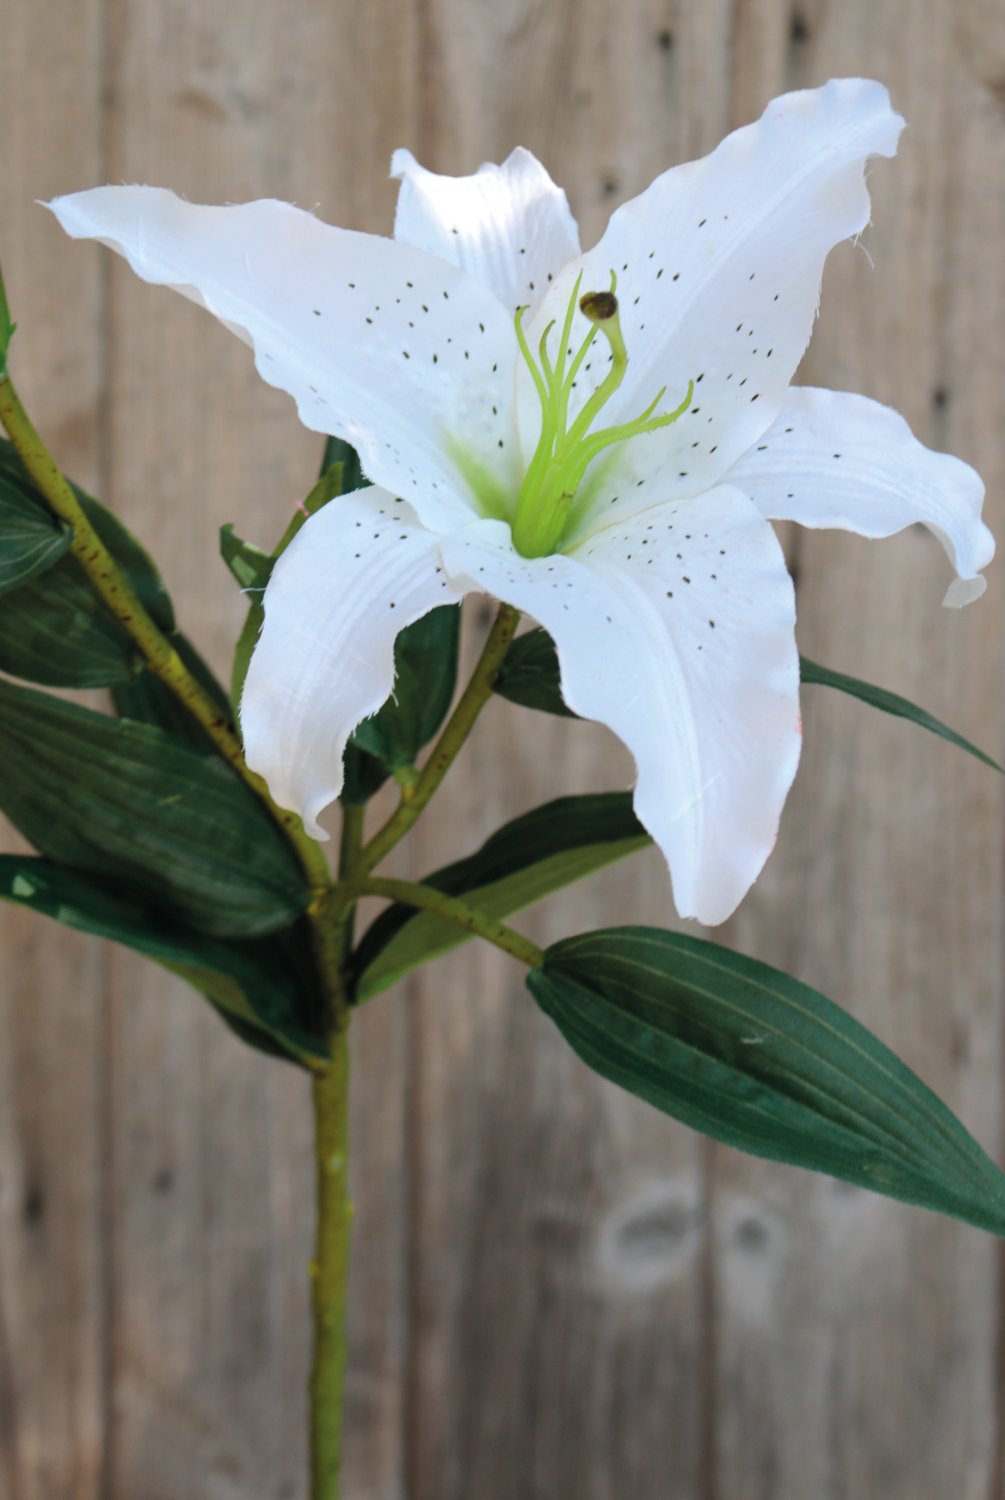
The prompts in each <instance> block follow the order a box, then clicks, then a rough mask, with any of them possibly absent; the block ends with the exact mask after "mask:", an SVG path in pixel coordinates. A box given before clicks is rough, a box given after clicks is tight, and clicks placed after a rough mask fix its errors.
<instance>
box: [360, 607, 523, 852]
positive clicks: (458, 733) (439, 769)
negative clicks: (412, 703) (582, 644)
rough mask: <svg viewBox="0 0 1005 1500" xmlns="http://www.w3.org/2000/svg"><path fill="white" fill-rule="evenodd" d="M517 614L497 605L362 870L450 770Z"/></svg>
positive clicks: (488, 690) (397, 838) (405, 827)
mask: <svg viewBox="0 0 1005 1500" xmlns="http://www.w3.org/2000/svg"><path fill="white" fill-rule="evenodd" d="M519 623H520V615H519V612H518V611H517V610H515V609H514V608H513V607H512V605H509V604H500V606H499V611H498V613H497V615H496V617H495V621H494V623H493V626H492V629H491V630H490V631H489V634H488V638H487V639H486V641H485V645H484V647H483V648H482V654H481V656H480V657H479V658H478V664H477V666H476V667H475V670H474V672H473V673H472V674H471V680H470V681H469V682H468V685H467V687H466V688H465V689H464V692H463V693H462V694H461V697H460V699H459V700H458V703H457V707H456V708H455V709H454V711H453V713H452V714H451V716H450V718H449V719H448V721H447V725H446V728H445V729H444V731H443V733H442V734H441V735H440V738H439V739H438V740H437V742H436V745H435V747H434V749H433V752H432V754H431V755H430V757H429V759H428V760H427V762H426V764H425V765H424V766H423V768H422V770H421V771H420V772H419V776H418V779H417V780H416V782H415V784H414V786H413V787H412V788H411V790H410V793H409V795H408V797H407V799H406V798H403V799H402V801H401V803H400V805H399V806H398V809H397V811H396V812H395V813H394V814H392V816H391V817H390V818H389V819H388V821H387V822H386V823H385V824H384V826H383V828H381V829H379V830H378V832H377V833H376V834H375V835H374V836H373V838H372V839H371V840H370V842H369V843H368V844H367V845H366V847H365V848H364V850H363V853H362V858H361V865H360V868H361V869H362V870H372V869H373V868H374V866H375V865H378V864H379V863H380V861H381V860H382V859H383V858H384V856H385V854H387V853H389V852H390V850H391V849H393V848H394V846H395V844H398V843H400V842H401V840H402V839H403V838H404V837H405V834H406V833H407V832H408V831H409V829H410V828H411V827H412V826H413V825H414V824H415V823H416V822H417V821H418V819H419V818H420V816H421V815H422V812H423V810H424V808H425V806H426V804H427V803H428V801H429V799H430V797H432V795H433V793H434V792H435V791H436V789H437V787H438V786H439V784H440V782H441V781H442V780H443V778H444V776H445V775H446V774H447V772H448V771H449V770H450V767H451V765H452V764H453V762H454V760H455V758H456V756H457V754H458V752H459V750H460V749H461V747H462V745H463V744H464V741H465V740H466V739H467V737H468V735H469V734H470V733H471V731H472V729H473V728H474V723H475V720H476V719H477V717H478V715H479V713H480V712H481V710H482V709H483V708H484V706H485V704H486V703H487V702H488V700H489V698H491V696H492V685H493V683H494V682H495V679H496V674H497V673H498V671H499V668H500V667H501V665H502V661H503V657H504V656H505V655H506V652H507V651H508V650H509V646H510V642H511V641H512V639H513V637H514V635H515V634H516V627H517V625H518V624H519Z"/></svg>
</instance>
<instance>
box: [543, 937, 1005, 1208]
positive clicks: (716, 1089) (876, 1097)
mask: <svg viewBox="0 0 1005 1500" xmlns="http://www.w3.org/2000/svg"><path fill="white" fill-rule="evenodd" d="M527 984H528V986H529V988H530V990H531V993H532V994H533V996H534V998H535V1000H536V1001H537V1003H538V1005H539V1006H540V1007H541V1009H542V1010H543V1011H544V1012H545V1014H546V1015H548V1016H550V1017H551V1019H552V1020H553V1021H554V1022H555V1024H556V1026H557V1027H558V1029H559V1031H561V1033H562V1035H563V1036H564V1037H565V1039H566V1041H567V1042H569V1044H570V1045H571V1046H572V1048H573V1049H574V1050H575V1051H576V1052H577V1053H578V1055H579V1056H580V1057H581V1058H582V1059H583V1061H584V1062H586V1063H587V1064H589V1066H590V1067H591V1068H593V1069H594V1070H595V1071H596V1072H598V1073H599V1074H601V1076H602V1077H604V1078H607V1079H610V1080H611V1081H612V1082H613V1083H617V1084H620V1085H621V1087H622V1088H625V1089H627V1090H628V1091H629V1092H630V1093H633V1094H636V1095H638V1097H639V1098H640V1099H645V1100H646V1101H647V1102H648V1103H650V1104H653V1105H655V1106H656V1108H657V1109H660V1110H662V1111H663V1112H664V1113H665V1114H669V1115H673V1117H674V1118H675V1119H678V1120H682V1121H683V1122H684V1123H685V1124H686V1125H690V1126H692V1127H693V1128H694V1129H695V1130H701V1131H704V1133H705V1134H706V1135H710V1136H713V1137H714V1138H715V1139H716V1140H719V1141H725V1142H726V1143H727V1144H728V1145H730V1146H736V1147H738V1148H739V1149H740V1150H741V1151H749V1152H751V1153H753V1154H754V1155H755V1156H766V1157H770V1158H772V1159H775V1160H779V1161H786V1162H790V1163H792V1164H793V1165H795V1166H800V1167H810V1168H812V1169H814V1170H816V1171H819V1172H827V1173H829V1174H830V1175H831V1176H833V1177H841V1178H844V1179H845V1181H847V1182H853V1183H855V1184H857V1185H858V1186H859V1187H866V1188H871V1189H872V1190H873V1191H874V1192H879V1193H885V1194H886V1195H887V1196H888V1197H891V1198H900V1199H903V1200H905V1201H906V1202H908V1203H917V1204H920V1205H921V1206H923V1207H925V1208H930V1209H935V1210H937V1211H938V1212H941V1213H946V1214H952V1215H953V1216H954V1217H956V1218H959V1219H963V1220H965V1221H966V1222H967V1223H970V1224H976V1225H978V1226H980V1227H981V1228H983V1229H990V1230H991V1231H992V1232H993V1233H995V1234H1005V1176H1003V1175H1002V1173H1001V1172H1000V1171H999V1170H998V1168H997V1167H996V1166H995V1165H994V1163H993V1162H992V1161H990V1160H989V1158H988V1157H987V1156H986V1155H985V1153H984V1152H983V1151H982V1150H981V1148H980V1146H978V1144H977V1142H976V1141H974V1140H973V1139H972V1137H971V1136H970V1135H969V1134H968V1133H967V1131H966V1130H964V1128H963V1126H962V1125H961V1124H960V1122H959V1121H958V1120H957V1119H956V1118H955V1116H953V1115H952V1114H951V1113H950V1111H949V1110H948V1109H947V1108H946V1106H945V1105H944V1104H942V1103H941V1101H940V1100H939V1099H937V1098H936V1096H935V1095H934V1094H933V1093H932V1092H931V1090H930V1089H928V1088H927V1087H926V1086H925V1084H923V1083H922V1082H921V1080H920V1079H919V1078H917V1077H916V1076H915V1074H914V1073H912V1072H911V1071H910V1069H909V1068H907V1067H905V1065H904V1064H903V1063H902V1062H900V1060H899V1059H898V1058H897V1057H895V1056H894V1054H893V1053H892V1052H890V1051H889V1049H888V1048H887V1047H885V1046H884V1045H883V1043H882V1042H880V1041H878V1040H877V1038H876V1037H874V1036H872V1035H871V1033H870V1032H868V1031H867V1030H866V1029H865V1027H864V1026H860V1025H859V1023H858V1022H857V1021H855V1020H853V1019H852V1018H851V1016H849V1015H848V1014H847V1013H846V1012H845V1011H843V1010H841V1009H839V1007H838V1006H836V1005H832V1004H831V1002H830V1001H829V1000H825V999H824V997H823V995H821V994H818V992H817V991H816V990H813V989H810V988H809V986H808V985H805V984H801V983H800V982H799V981H798V980H796V979H793V978H792V977H791V976H790V975H788V974H782V973H780V972H779V971H778V970H776V969H772V968H769V967H768V965H767V964H762V963H757V962H755V961H754V960H753V959H749V958H744V957H743V956H742V955H741V954H738V953H732V952H730V951H729V950H728V949H726V948H720V947H717V946H716V945H714V944H712V943H707V942H704V941H702V940H700V939H698V938H692V937H684V936H681V935H679V934H677V933H671V932H661V931H658V930H657V929H655V928H648V927H621V928H610V929H608V930H606V931H601V932H593V933H586V934H583V935H582V936H580V937H574V938H568V939H566V940H565V941H564V942H560V943H556V944H555V945H554V946H553V947H551V948H549V949H548V950H547V952H546V953H545V958H544V963H543V964H542V965H541V966H540V967H538V968H536V969H533V970H531V972H530V973H529V974H528V976H527Z"/></svg>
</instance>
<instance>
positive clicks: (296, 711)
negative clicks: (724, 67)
mask: <svg viewBox="0 0 1005 1500" xmlns="http://www.w3.org/2000/svg"><path fill="white" fill-rule="evenodd" d="M902 125H903V121H902V120H901V119H900V118H899V117H898V116H897V115H895V114H894V113H893V112H892V110H891V108H890V103H889V98H888V95H887V91H886V89H885V88H883V87H882V86H881V85H880V84H877V83H872V82H867V81H862V80H857V79H845V80H838V81H832V82H831V83H829V84H827V85H826V87H824V88H820V89H815V90H808V91H804V92H800V93H793V94H787V95H785V96H784V97H783V98H780V99H777V100H775V101H774V102H773V103H772V104H770V105H769V106H768V108H767V110H766V111H765V113H764V115H763V117H762V118H761V119H760V120H759V121H758V122H757V123H756V124H753V125H748V126H746V127H745V128H743V129H742V130H738V131H736V132H734V133H733V134H732V135H730V136H728V137H727V138H726V139H725V140H724V141H723V142H722V144H721V145H720V146H719V147H718V148H717V149H716V150H715V151H713V152H712V154H711V155H710V156H707V157H706V158H704V159H703V160H702V161H698V162H693V163H691V164H689V165H686V166H679V167H675V168H673V169H671V170H670V171H668V172H666V173H665V174H664V175H663V176H661V177H658V178H657V179H656V181H655V182H653V183H652V185H651V186H650V187H649V188H648V189H647V190H646V191H645V192H644V193H642V194H641V196H640V197H638V198H636V199H634V200H633V201H632V202H630V203H627V204H625V205H624V206H623V207H622V208H620V209H618V210H617V212H616V213H615V214H614V215H613V217H612V218H611V221H610V224H609V226H608V228H607V230H606V232H605V233H604V235H603V237H602V238H601V239H600V241H599V243H598V244H597V245H596V246H595V247H594V248H593V249H592V250H589V251H587V252H586V253H585V254H583V253H580V249H579V242H578V235H577V230H576V226H575V223H574V221H573V219H572V217H571V215H570V213H569V209H568V205H567V203H566V199H565V196H564V194H563V193H562V192H561V191H560V190H559V189H558V188H556V187H555V185H554V184H553V183H552V182H551V180H550V178H549V177H548V175H547V173H546V172H545V170H544V168H543V167H542V166H541V165H540V164H539V163H538V162H537V161H536V160H535V158H534V157H533V156H531V155H530V154H529V153H528V152H526V151H522V150H518V151H515V152H514V153H513V154H512V155H511V156H510V157H509V159H508V160H507V161H506V162H505V163H504V164H503V165H502V166H501V167H500V166H491V165H486V166H483V167H481V168H480V169H479V171H478V172H477V173H475V174H474V176H471V177H461V178H449V177H439V176H435V175H434V174H432V173H430V172H427V171H425V170H424V169H423V168H422V167H420V166H419V165H418V164H417V163H416V161H415V160H414V158H413V157H412V156H411V155H410V154H409V153H408V152H406V151H400V152H398V153H397V154H396V155H395V158H394V162H393V172H394V174H395V175H396V176H398V177H400V179H401V184H402V185H401V191H400V196H399V200H398V211H397V219H396V224H395V238H394V239H393V240H390V239H384V238H380V237H377V236H373V235H366V234H357V233H353V232H352V231H349V230H343V229H335V228H331V227H329V226H327V225H325V224H322V223H321V222H319V220H318V219H316V218H315V217H314V216H313V215H312V214H309V213H305V212H302V211H300V210H298V209H296V208H293V207H290V206H289V205H287V204H283V203H277V202H271V201H270V202H258V203H249V204H243V205H239V206H236V207H227V208H210V207H197V206H193V205H190V204H187V203H184V202H182V201H180V200H179V199H178V198H176V197H174V196H173V195H172V194H170V193H168V192H165V191H163V190H160V189H156V188H145V187H105V188H98V189H96V190H94V191H92V192H85V193H78V194H75V195H72V196H70V197H65V198H60V199H57V200H56V201H55V202H54V203H53V204H52V205H51V206H52V208H53V210H54V212H55V213H56V215H57V217H58V218H59V221H60V223H61V224H62V225H63V227H64V229H66V230H67V231H68V233H70V234H71V235H73V236H75V237H77V238H94V239H99V240H102V241H103V242H105V243H106V244H109V245H111V246H112V247H113V248H114V249H116V250H118V251H119V252H120V253H121V254H123V255H124V256H125V257H126V258H127V260H128V261H129V263H130V265H131V266H132V267H133V269H134V270H135V271H136V272H137V273H138V275H140V276H141V277H143V278H144V279H145V280H146V281H150V282H156V283H159V284H165V285H169V286H172V287H174V288H175V289H176V290H178V291H180V292H182V293H183V294H184V295H185V296H188V297H191V298H192V299H193V300H195V301H198V302H200V303H202V304H203V305H204V306H206V307H207V308H208V309H209V310H210V311H211V312H212V313H213V314H214V315H215V316H216V317H217V318H219V319H220V320H221V321H222V322H223V323H225V324H226V325H227V327H229V328H231V329H232V330H233V331H234V332H236V333H237V334H238V335H239V336H240V337H241V338H243V339H245V340H246V341H247V342H248V343H249V344H251V345H252V347H253V349H254V352H255V359H256V363H257V366H258V369H259V371H260V373H261V374H262V376H263V377H264V379H265V380H267V381H268V382H269V383H270V384H272V385H275V386H279V387H280V388H281V389H283V390H285V391H288V392H289V393H290V394H291V395H292V396H293V397H294V399H295V400H296V403H297V408H298V410H299V413H300V417H301V419H302V421H303V422H304V423H305V424H306V425H307V426H308V427H310V428H313V429H314V430H315V431H318V432H324V433H334V434H337V435H339V436H341V437H344V438H346V439H347V440H348V441H349V442H350V443H352V444H353V445H354V446H355V447H356V448H357V449H358V451H359V453H360V456H361V460H362V464H363V468H364V470H365V472H366V474H367V475H368V477H369V478H370V480H371V481H372V484H371V486H370V487H369V488H367V489H363V490H360V491H357V492H356V493H355V494H352V495H348V496H345V497H343V498H340V499H338V500H337V501H335V502H333V503H331V504H329V505H328V506H326V507H325V508H324V509H322V510H321V511H320V512H319V513H318V514H317V515H315V516H314V517H313V518H312V519H311V520H310V521H309V522H308V523H307V524H306V525H305V526H304V528H303V529H302V530H301V532H300V533H299V535H298V536H297V538H296V540H295V541H294V542H293V544H292V546H291V547H290V548H289V550H288V551H287V552H286V553H285V554H284V555H283V556H282V558H281V559H280V561H279V563H278V565H277V566H276V569H275V572H274V574H273V577H272V581H271V582H270V584H269V587H268V589H267V591H266V594H265V626H264V629H263V632H262V637H261V640H260V642H259V644H258V647H257V649H256V651H255V654H254V657H253V659H252V663H251V669H250V671H249V673H248V678H247V684H246V687H245V693H244V701H243V704H242V713H241V718H242V725H243V731H244V737H245V744H246V748H247V756H248V762H249V764H250V765H251V766H252V767H253V768H254V769H255V770H257V771H260V772H261V773H262V775H263V776H264V777H265V778H266V780H267V781H268V784H269V786H270V788H271V791H272V794H273V796H274V797H275V798H276V800H277V801H278V802H279V803H280V804H281V805H282V806H284V807H291V808H295V809H296V810H297V811H298V812H299V813H300V814H301V816H302V818H303V820H304V823H305V826H306V827H307V829H308V831H309V832H310V833H312V834H314V835H315V836H316V837H324V835H323V833H322V830H321V829H320V828H319V826H318V823H317V818H318V814H319V813H320V812H321V810H322V809H323V808H324V807H325V806H326V805H327V804H328V803H330V802H331V801H332V800H333V799H334V798H336V797H337V796H338V794H339V790H340V788H341V785H342V754H343V751H344V748H345V745H346V742H347V740H348V738H349V736H350V734H351V733H352V731H353V729H354V728H355V727H356V726H357V725H358V724H359V723H360V722H361V721H362V720H363V719H365V718H367V717H368V716H369V715H370V714H372V713H374V712H375V711H376V710H377V709H378V708H379V707H380V706H381V704H382V703H383V702H384V701H385V699H386V698H387V697H388V695H389V693H390V692H391V690H392V686H393V675H394V656H393V650H394V641H395V637H396V636H397V634H398V632H399V631H400V630H401V629H402V628H403V627H404V626H405V625H408V624H409V623H410V622H412V621H414V620H416V619H418V618H419V617H420V616H422V615H424V614H425V613H427V612H428V611H429V610H430V609H432V608H433V607H434V606H436V605H438V604H443V603H447V602H452V601H455V600H460V599H462V598H463V597H464V596H465V595H466V594H468V593H471V592H473V591H485V592H488V593H490V594H493V595H495V596H496V597H497V598H499V599H502V600H505V601H507V602H508V603H510V604H512V605H514V606H515V607H516V608H518V609H520V610H522V611H524V612H526V613H527V614H528V615H530V616H532V617H533V618H534V619H536V620H537V621H539V622H540V623H541V624H542V625H543V626H544V627H545V628H546V629H547V630H548V631H549V632H550V634H551V635H552V636H553V638H554V640H555V643H556V646H557V649H558V656H559V662H560V666H561V677H562V691H563V694H564V696H565V699H566V701H567V703H568V704H569V707H570V708H572V709H573V710H574V711H575V712H576V713H577V714H580V715H581V716H582V717H584V718H588V719H597V720H599V721H601V722H602V723H604V724H607V725H609V726H610V728H611V729H612V730H613V731H614V733H615V734H617V735H618V736H619V737H620V739H621V740H623V741H624V743H625V744H626V745H627V747H628V748H629V750H630V751H631V753H632V755H633V756H634V758H635V762H636V766H637V771H638V775H637V783H636V790H635V808H636V812H637V814H638V817H639V819H640V820H641V822H642V823H643V824H644V826H645V827H646V828H647V829H648V831H649V832H650V833H651V834H652V836H653V838H654V839H655V841H656V843H657V844H658V845H659V846H660V848H661V849H662V851H663V853H664V855H665V856H666V859H667V862H668V864H669V867H670V872H671V877H672V882H673V889H674V896H675V900H676V904H677V907H678V909H679V911H680V912H681V914H682V915H684V916H695V917H698V918H699V919H700V920H701V921H703V922H706V923H717V922H721V921H723V920H724V919H725V918H726V917H728V916H729V915H730V913H731V912H732V911H733V910H734V908H735V907H736V905H737V904H738V902H739V901H740V900H741V898H742V897H743V895H744V894H745V893H746V891H747V890H748V888H749V887H750V885H751V884H752V883H753V881H754V880H755V879H756V877H757V875H758V874H759V872H760V870H761V867H762V866H763V864H764V861H765V859H766V858H767V856H768V853H769V852H770V850H771V847H772V844H773V842H774V838H775V833H776V830H777V826H778V820H779V817H780V814H781V809H782V805H783V803H784V800H785V797H786V794H787V792H788V789H789V786H790V784H791V782H792V778H793V776H794V774H795V770H796V763H797V761H798V757H799V744H800V732H799V711H798V691H799V661H798V655H797V651H796V644H795V635H794V623H795V606H794V597H793V589H792V584H791V581H790V579H789V576H788V573H787V571H786V568H785V564H784V560H783V557H782V552H781V549H780V547H779V545H778V542H777V540H776V538H775V535H774V532H773V530H772V528H771V526H770V524H769V522H770V521H771V520H777V519H782V518H785V519H789V518H791V519H794V520H797V521H801V522H802V523H803V524H805V525H810V526H837V527H843V528H846V529H850V530H852V531H857V532H859V533H861V534H863V535H866V536H876V537H878V536H888V535H890V534H892V533H893V532H895V531H899V530H900V529H902V528H903V527H905V526H908V525H910V524H911V523H912V522H916V521H920V522H923V523H924V524H925V525H927V526H929V527H930V528H931V529H932V530H933V531H934V532H935V533H936V535H937V536H938V537H939V539H940V540H941V541H942V543H943V544H944V546H945V548H946V550H947V552H948V553H949V556H950V559H951V560H952V562H953V563H954V565H955V568H956V571H957V573H958V575H959V581H957V582H956V583H954V584H953V586H952V587H951V588H950V591H949V594H948V595H947V599H946V602H947V603H963V602H965V601H966V600H967V599H969V598H973V597H976V595H977V594H978V593H979V592H980V591H981V590H982V589H983V586H984V583H983V579H981V578H980V577H979V576H978V575H979V572H980V569H982V568H983V567H984V566H985V565H986V564H987V563H988V561H989V560H990V558H991V556H992V553H993V542H992V539H991V536H990V534H989V532H988V531H987V529H986V527H985V526H984V525H983V523H982V522H981V519H980V512H981V504H982V499H983V486H982V484H981V481H980V479H979V478H978V476H977V475H976V474H975V473H974V472H973V470H972V469H970V468H969V467H968V466H967V465H966V464H963V463H961V462H959V461H958V460H956V459H954V458H951V457H948V456H946V455H942V454H935V453H931V452H929V451H928V450H927V449H925V448H923V447H922V446H921V444H920V443H918V442H917V441H916V440H915V439H914V438H913V437H912V435H911V433H910V431H909V430H908V428H907V426H906V424H905V423H904V422H903V421H902V420H901V418H899V417H898V416H896V415H895V414H894V413H893V412H891V411H889V410H888V409H886V408H885V407H882V406H880V405H878V404H877V403H876V402H873V401H869V400H867V399H865V398H864V397H861V396H853V395H844V394H840V393H836V392H831V391H816V390H799V389H796V390H791V391H790V390H789V382H790V380H791V378H792V375H793V373H794V371H795V369H796V366H797V364H798V362H799V359H800V357H801V355H802V353H803V350H804V349H805V347H806V344H807V342H808V339H809V335H810V331H811V327H812V323H813V319H814V316H815V313H816V309H817V302H818V298H819V290H820V279H821V273H822V269H823V263H824V259H825V257H826V255H827V253H828V251H829V250H830V249H831V247H832V246H833V245H835V244H836V243H838V242H839V241H840V240H843V239H846V238H848V237H849V236H852V235H856V234H858V233H859V231H861V230H862V229H863V228H864V227H865V225H866V223H867V222H868V218H869V198H868V194H867V191H866V187H865V174H864V165H865V162H866V160H867V158H868V157H869V156H871V155H880V156H887V157H889V156H892V155H893V154H894V152H895V150H896V146H897V139H898V136H899V134H900V131H901V128H902Z"/></svg>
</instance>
